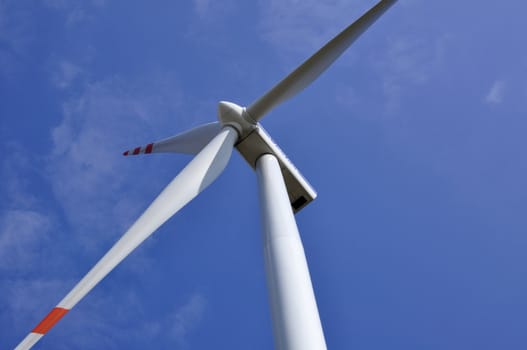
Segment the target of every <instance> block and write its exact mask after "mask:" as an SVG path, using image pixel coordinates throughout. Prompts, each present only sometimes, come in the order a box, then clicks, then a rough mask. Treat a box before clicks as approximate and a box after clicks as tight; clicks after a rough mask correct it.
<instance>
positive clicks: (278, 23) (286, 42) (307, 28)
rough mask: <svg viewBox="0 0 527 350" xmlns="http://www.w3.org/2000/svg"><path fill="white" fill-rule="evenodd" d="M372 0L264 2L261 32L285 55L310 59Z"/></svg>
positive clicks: (281, 0)
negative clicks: (351, 1) (351, 0)
mask: <svg viewBox="0 0 527 350" xmlns="http://www.w3.org/2000/svg"><path fill="white" fill-rule="evenodd" d="M368 3H370V4H371V2H369V1H354V2H353V3H350V2H349V1H347V0H331V1H329V0H322V1H320V0H305V1H299V0H265V1H261V2H260V5H261V8H262V13H263V15H262V18H261V21H260V27H261V33H262V37H263V39H264V40H266V41H267V42H269V43H270V44H271V45H273V46H275V47H276V48H277V49H278V50H279V52H280V53H281V55H282V56H283V57H287V56H299V57H301V58H307V56H306V55H310V54H312V53H313V52H314V50H316V49H318V48H320V47H321V46H322V45H323V44H324V43H325V42H326V41H328V40H330V39H331V38H332V37H333V36H335V35H336V34H337V33H339V32H340V31H341V30H342V29H344V28H345V27H346V26H347V25H349V24H350V21H351V19H354V18H357V17H358V16H359V15H360V14H361V13H362V12H363V11H365V10H366V9H367V8H368V6H369V4H368Z"/></svg>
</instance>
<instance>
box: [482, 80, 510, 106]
mask: <svg viewBox="0 0 527 350" xmlns="http://www.w3.org/2000/svg"><path fill="white" fill-rule="evenodd" d="M505 87H506V84H505V81H503V80H496V81H495V82H494V83H493V84H492V86H491V87H490V89H489V91H488V92H487V94H486V95H485V99H484V100H485V102H486V103H488V104H500V103H502V102H503V98H504V97H505Z"/></svg>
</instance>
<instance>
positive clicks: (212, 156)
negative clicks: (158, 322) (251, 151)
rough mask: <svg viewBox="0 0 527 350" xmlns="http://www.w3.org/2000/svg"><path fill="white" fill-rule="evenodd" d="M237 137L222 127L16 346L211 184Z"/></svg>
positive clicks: (27, 343) (28, 342)
mask: <svg viewBox="0 0 527 350" xmlns="http://www.w3.org/2000/svg"><path fill="white" fill-rule="evenodd" d="M237 138H238V134H237V132H236V131H235V130H234V129H233V128H232V127H225V128H223V129H222V130H221V131H220V132H219V133H218V134H217V136H216V137H214V138H213V139H212V140H211V141H210V142H209V143H208V145H207V146H206V147H205V148H204V149H203V150H202V151H201V152H200V153H199V154H198V155H197V156H196V157H195V158H194V159H193V160H192V161H191V162H190V163H189V164H188V165H187V166H186V167H185V168H184V169H183V170H182V171H181V172H180V173H179V174H178V175H177V176H176V177H175V178H174V179H173V180H172V182H170V184H168V186H167V187H166V188H165V189H164V190H163V191H162V192H161V193H160V194H159V196H158V197H157V198H156V199H155V200H154V201H153V202H152V204H150V206H149V207H148V208H147V209H146V211H145V212H144V213H143V214H142V215H141V216H140V217H139V219H137V221H136V222H135V223H134V224H133V225H132V226H131V227H130V228H129V229H128V231H127V232H126V233H125V234H124V235H123V236H122V237H121V238H120V239H119V240H118V241H117V243H115V244H114V246H113V247H112V248H111V249H110V250H109V251H108V252H107V253H106V254H105V255H104V256H103V257H102V258H101V259H100V260H99V261H98V262H97V264H95V266H94V267H93V268H92V269H91V270H90V271H89V272H88V273H87V274H86V275H85V276H84V277H83V278H82V279H81V280H80V281H79V282H78V283H77V285H76V286H75V287H74V288H73V289H72V290H71V291H70V292H69V293H68V294H67V295H66V297H65V298H64V299H62V300H61V301H60V302H59V303H58V304H57V306H56V307H55V308H53V310H51V312H50V313H49V314H48V315H47V316H46V317H45V318H44V319H43V320H42V321H41V322H40V323H39V324H38V325H37V326H36V327H35V328H34V329H33V330H32V331H31V333H29V334H28V335H27V336H26V338H25V339H24V340H23V341H22V342H21V343H20V344H19V345H18V346H17V347H16V350H22V349H24V350H26V349H29V348H31V347H32V346H33V345H34V344H35V343H36V342H37V341H38V340H39V339H40V338H41V337H42V336H43V335H44V334H45V333H46V332H48V331H49V330H50V329H51V328H52V327H53V326H54V325H55V324H56V323H57V322H58V321H59V320H60V319H61V318H62V317H63V316H64V315H65V314H66V313H67V312H68V311H69V310H70V309H71V308H72V307H74V306H75V305H76V304H77V303H78V302H79V301H80V300H81V299H82V298H83V297H84V296H85V295H86V294H87V293H88V292H89V291H90V290H91V289H92V288H93V287H95V286H96V285H97V283H99V282H100V281H101V280H102V279H103V278H104V277H105V276H106V275H107V274H108V273H109V272H110V271H112V270H113V269H114V268H115V267H116V266H117V265H118V264H119V263H120V262H121V261H122V260H123V259H124V258H125V257H126V256H127V255H128V254H130V253H131V252H132V251H133V250H134V249H135V248H137V246H138V245H139V244H141V243H142V242H143V241H144V240H145V239H146V238H148V237H149V236H150V235H151V234H152V233H154V231H155V230H157V228H158V227H159V226H161V225H162V224H163V223H164V222H165V221H167V220H168V219H169V218H170V217H171V216H172V215H174V214H175V213H176V212H177V211H178V210H179V209H181V208H182V207H183V206H184V205H185V204H187V203H188V202H190V201H191V200H192V199H193V198H194V197H196V196H197V195H198V194H199V193H200V192H201V191H203V190H204V189H205V188H206V187H207V186H208V185H210V184H211V183H212V182H213V181H214V180H215V179H216V178H217V177H218V176H219V175H220V174H221V172H222V171H223V169H224V168H225V166H226V165H227V163H228V161H229V158H230V156H231V153H232V148H233V145H234V143H235V142H236V139H237Z"/></svg>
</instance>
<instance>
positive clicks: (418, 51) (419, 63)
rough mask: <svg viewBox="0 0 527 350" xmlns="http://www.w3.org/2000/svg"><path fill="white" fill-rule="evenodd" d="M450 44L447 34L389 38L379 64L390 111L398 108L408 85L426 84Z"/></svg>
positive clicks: (438, 66)
mask: <svg viewBox="0 0 527 350" xmlns="http://www.w3.org/2000/svg"><path fill="white" fill-rule="evenodd" d="M447 43H448V37H446V36H440V37H437V38H436V39H435V40H430V39H429V38H428V39H425V38H424V37H418V36H415V35H411V36H401V37H398V38H394V39H390V40H389V46H388V52H387V53H386V54H385V55H383V57H384V58H383V59H382V61H381V62H380V64H379V68H380V69H379V73H380V75H381V76H382V78H383V86H384V93H385V96H386V101H387V105H386V106H387V110H388V111H394V110H396V109H397V108H398V106H399V103H400V102H401V96H402V94H403V91H404V90H406V87H408V86H419V85H423V84H425V83H426V82H427V81H428V80H429V79H430V76H431V75H432V74H434V72H437V71H438V70H439V69H440V66H441V64H442V62H443V60H444V56H445V53H446V46H447Z"/></svg>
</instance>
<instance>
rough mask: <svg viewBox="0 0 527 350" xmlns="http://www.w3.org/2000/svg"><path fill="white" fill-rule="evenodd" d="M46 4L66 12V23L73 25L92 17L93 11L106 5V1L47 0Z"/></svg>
mask: <svg viewBox="0 0 527 350" xmlns="http://www.w3.org/2000/svg"><path fill="white" fill-rule="evenodd" d="M44 4H45V5H46V6H48V7H50V8H52V9H55V10H57V11H61V12H62V13H64V16H65V23H66V25H67V26H71V25H75V24H79V23H82V22H84V21H87V20H90V19H92V18H93V11H94V10H96V9H99V8H102V7H104V6H105V5H106V1H105V0H91V1H75V0H45V1H44Z"/></svg>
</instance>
